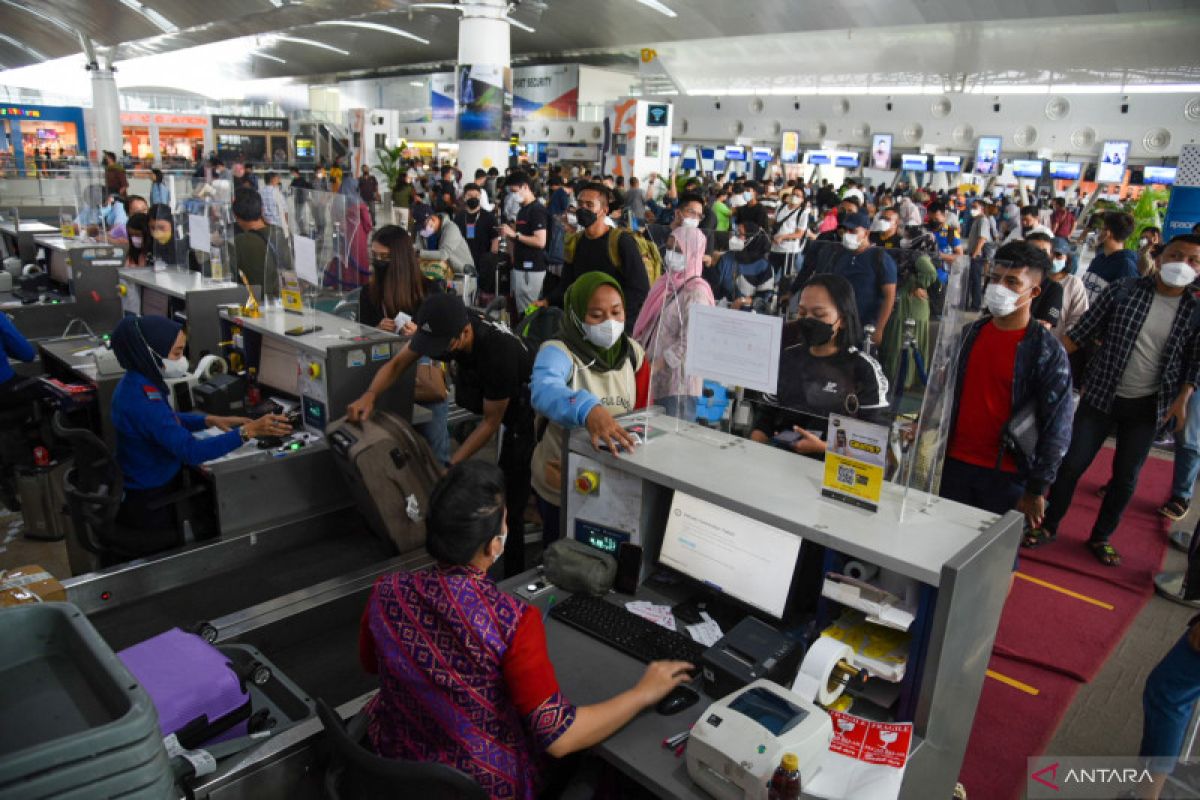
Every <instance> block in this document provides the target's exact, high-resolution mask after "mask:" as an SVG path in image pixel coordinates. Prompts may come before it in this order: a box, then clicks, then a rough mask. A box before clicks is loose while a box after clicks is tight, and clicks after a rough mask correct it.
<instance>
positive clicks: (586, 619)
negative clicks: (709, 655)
mask: <svg viewBox="0 0 1200 800" xmlns="http://www.w3.org/2000/svg"><path fill="white" fill-rule="evenodd" d="M550 616H552V617H554V618H555V619H557V620H558V621H559V622H564V623H566V624H567V625H570V626H571V627H572V628H575V629H577V630H580V631H582V632H584V633H586V634H587V635H588V636H591V637H593V638H595V639H599V640H600V641H602V642H604V643H605V644H607V645H609V646H611V647H615V648H616V649H618V650H620V651H621V652H623V653H627V654H629V655H631V656H633V657H634V658H636V659H638V660H639V661H645V662H647V663H649V662H651V661H690V662H691V663H693V664H695V665H697V666H699V665H700V654H701V653H703V652H704V651H705V650H707V649H708V648H706V647H705V646H704V645H702V644H699V643H698V642H696V641H694V640H692V639H691V638H690V637H688V636H686V635H684V634H681V633H676V632H675V631H670V630H667V629H666V628H664V627H662V626H661V625H656V624H654V623H653V622H651V621H650V620H648V619H643V618H642V617H639V616H638V615H637V614H634V613H632V612H630V611H626V610H625V609H623V608H621V607H620V606H617V605H614V604H612V603H608V602H605V601H604V600H601V599H600V598H598V597H589V596H587V595H581V594H574V595H571V596H570V597H568V598H567V599H566V600H563V601H562V602H560V603H557V604H556V605H553V606H551V607H550Z"/></svg>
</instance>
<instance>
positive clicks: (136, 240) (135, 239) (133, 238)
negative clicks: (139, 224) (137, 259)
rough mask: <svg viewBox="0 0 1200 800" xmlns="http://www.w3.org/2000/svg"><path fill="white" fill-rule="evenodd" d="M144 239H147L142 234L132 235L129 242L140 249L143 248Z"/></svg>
mask: <svg viewBox="0 0 1200 800" xmlns="http://www.w3.org/2000/svg"><path fill="white" fill-rule="evenodd" d="M144 241H145V239H143V238H142V237H141V236H130V237H129V243H130V244H131V245H133V246H134V247H136V248H137V249H139V250H141V249H142V242H144Z"/></svg>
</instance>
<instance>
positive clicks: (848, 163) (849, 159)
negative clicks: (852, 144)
mask: <svg viewBox="0 0 1200 800" xmlns="http://www.w3.org/2000/svg"><path fill="white" fill-rule="evenodd" d="M833 165H834V166H835V167H845V168H846V169H858V153H837V154H836V155H835V156H834V163H833Z"/></svg>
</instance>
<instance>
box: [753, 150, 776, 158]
mask: <svg viewBox="0 0 1200 800" xmlns="http://www.w3.org/2000/svg"><path fill="white" fill-rule="evenodd" d="M773 156H774V154H773V153H772V152H771V148H769V147H756V148H754V160H755V161H770V160H771V158H772V157H773Z"/></svg>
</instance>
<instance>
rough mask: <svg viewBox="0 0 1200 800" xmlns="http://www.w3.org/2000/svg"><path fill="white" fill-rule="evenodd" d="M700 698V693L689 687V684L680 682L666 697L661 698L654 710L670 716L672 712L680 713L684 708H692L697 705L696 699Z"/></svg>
mask: <svg viewBox="0 0 1200 800" xmlns="http://www.w3.org/2000/svg"><path fill="white" fill-rule="evenodd" d="M699 699H700V694H699V693H698V692H697V691H696V690H695V689H689V688H688V687H687V686H684V685H683V684H680V685H678V686H676V687H675V688H674V689H672V690H671V691H670V693H669V694H668V695H667V696H666V697H664V698H663V699H662V700H659V701H658V705H656V706H655V707H654V710H655V711H657V712H658V713H659V714H662V715H663V716H664V717H669V716H671V715H672V714H678V713H679V712H680V711H683V710H684V709H687V708H691V707H692V706H694V705H696V701H698V700H699Z"/></svg>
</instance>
